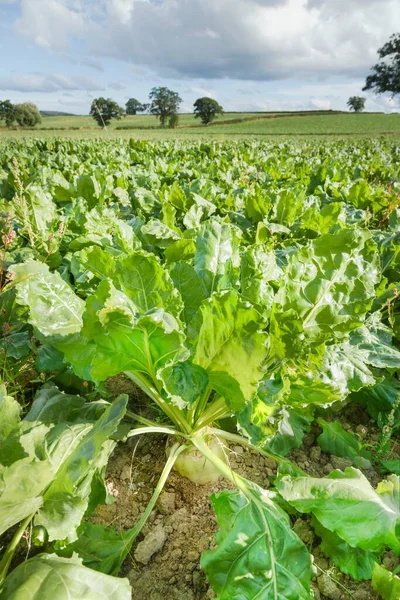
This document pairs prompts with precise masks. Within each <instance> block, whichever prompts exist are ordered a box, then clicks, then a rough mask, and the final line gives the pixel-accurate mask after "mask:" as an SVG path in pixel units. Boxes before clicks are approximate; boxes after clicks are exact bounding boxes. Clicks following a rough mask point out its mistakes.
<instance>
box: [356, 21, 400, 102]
mask: <svg viewBox="0 0 400 600" xmlns="http://www.w3.org/2000/svg"><path fill="white" fill-rule="evenodd" d="M378 55H379V58H382V59H385V60H383V61H381V62H379V63H377V64H376V65H375V66H373V67H372V73H371V75H368V77H367V79H366V80H365V86H364V87H363V91H364V90H374V91H375V93H376V94H384V93H385V92H390V93H391V94H392V95H393V96H395V95H396V94H400V33H394V34H393V35H392V36H391V38H390V39H389V41H388V42H387V43H386V44H385V45H384V46H382V48H379V50H378Z"/></svg>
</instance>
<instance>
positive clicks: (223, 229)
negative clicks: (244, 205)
mask: <svg viewBox="0 0 400 600" xmlns="http://www.w3.org/2000/svg"><path fill="white" fill-rule="evenodd" d="M239 242H240V230H239V229H237V228H236V227H233V226H232V225H229V224H228V223H223V222H219V221H207V223H205V225H204V226H203V227H202V228H201V230H200V233H199V235H198V236H197V238H196V252H195V255H194V268H195V269H196V272H197V274H198V275H199V276H200V278H201V280H202V281H203V285H204V287H205V289H206V290H207V295H208V296H210V295H211V294H212V293H213V292H214V291H216V290H218V291H221V290H225V289H229V288H232V287H235V286H236V284H237V280H238V276H239V264H240V257H239Z"/></svg>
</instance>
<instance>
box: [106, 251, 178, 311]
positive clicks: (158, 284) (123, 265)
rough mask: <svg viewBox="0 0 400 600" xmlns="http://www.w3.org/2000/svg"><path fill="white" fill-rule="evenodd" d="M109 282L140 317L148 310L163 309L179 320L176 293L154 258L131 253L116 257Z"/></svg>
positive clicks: (167, 275)
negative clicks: (135, 309) (123, 295)
mask: <svg viewBox="0 0 400 600" xmlns="http://www.w3.org/2000/svg"><path fill="white" fill-rule="evenodd" d="M112 279H113V281H114V283H115V285H116V287H117V288H119V289H120V290H122V291H123V292H124V293H125V294H126V295H127V296H128V298H130V300H132V302H133V303H134V304H135V306H136V307H137V309H138V311H139V312H140V313H142V314H144V313H147V312H148V311H150V310H152V309H164V310H165V311H166V312H168V313H170V314H171V315H173V316H174V317H179V315H180V313H181V312H182V308H183V307H182V300H181V298H180V295H179V292H178V290H177V289H176V288H175V286H174V283H173V281H172V279H171V277H170V275H169V273H168V271H167V270H166V269H164V267H162V266H161V264H160V262H159V261H158V260H157V259H156V258H155V256H152V255H145V254H143V253H140V252H133V253H132V254H130V255H129V256H127V257H122V258H120V259H119V260H118V261H117V263H116V266H115V275H114V276H113V277H112Z"/></svg>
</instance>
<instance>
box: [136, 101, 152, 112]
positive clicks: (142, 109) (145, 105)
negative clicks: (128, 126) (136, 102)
mask: <svg viewBox="0 0 400 600" xmlns="http://www.w3.org/2000/svg"><path fill="white" fill-rule="evenodd" d="M150 106H151V104H150V103H148V102H144V103H143V104H142V105H141V106H140V108H138V112H141V113H146V112H149V110H150Z"/></svg>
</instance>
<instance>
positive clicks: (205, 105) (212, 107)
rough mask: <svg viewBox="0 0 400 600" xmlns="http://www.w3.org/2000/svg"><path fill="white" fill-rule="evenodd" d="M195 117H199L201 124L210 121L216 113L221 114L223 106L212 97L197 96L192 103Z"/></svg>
mask: <svg viewBox="0 0 400 600" xmlns="http://www.w3.org/2000/svg"><path fill="white" fill-rule="evenodd" d="M193 106H194V112H195V115H194V116H195V118H196V119H201V122H202V123H203V125H208V124H209V123H212V121H214V119H216V118H217V117H218V115H222V114H223V112H224V111H223V108H222V106H221V105H220V104H218V102H217V101H216V100H214V98H207V97H204V98H198V99H197V100H196V102H195V103H194V105H193Z"/></svg>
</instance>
